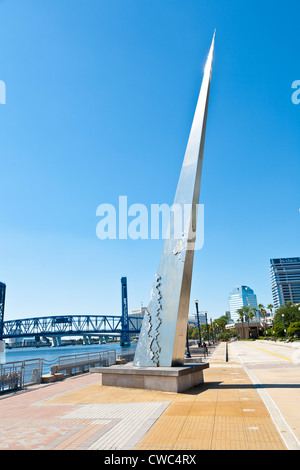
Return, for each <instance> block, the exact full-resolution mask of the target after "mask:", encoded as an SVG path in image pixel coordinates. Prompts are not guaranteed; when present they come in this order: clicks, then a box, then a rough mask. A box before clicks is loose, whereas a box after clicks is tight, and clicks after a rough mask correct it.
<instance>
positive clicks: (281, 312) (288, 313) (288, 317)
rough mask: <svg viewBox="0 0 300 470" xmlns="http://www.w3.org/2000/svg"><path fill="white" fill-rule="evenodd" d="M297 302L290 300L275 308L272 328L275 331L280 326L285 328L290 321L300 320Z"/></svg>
mask: <svg viewBox="0 0 300 470" xmlns="http://www.w3.org/2000/svg"><path fill="white" fill-rule="evenodd" d="M299 307H300V306H299V304H292V302H287V303H286V305H285V306H283V307H279V308H278V309H277V310H276V314H275V317H274V329H275V331H278V330H280V328H282V329H283V328H286V329H288V327H289V326H290V324H291V323H294V322H299V321H300V311H299Z"/></svg>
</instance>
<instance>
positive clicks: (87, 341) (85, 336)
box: [83, 335, 92, 344]
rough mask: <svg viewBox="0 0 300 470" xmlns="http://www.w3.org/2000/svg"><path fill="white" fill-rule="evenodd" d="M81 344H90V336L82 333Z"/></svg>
mask: <svg viewBox="0 0 300 470" xmlns="http://www.w3.org/2000/svg"><path fill="white" fill-rule="evenodd" d="M83 344H92V341H91V337H90V336H87V335H84V336H83Z"/></svg>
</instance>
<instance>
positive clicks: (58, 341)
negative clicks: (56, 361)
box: [52, 336, 61, 348]
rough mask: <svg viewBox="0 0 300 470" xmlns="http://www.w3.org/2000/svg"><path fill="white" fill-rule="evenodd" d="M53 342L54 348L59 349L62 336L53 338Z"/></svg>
mask: <svg viewBox="0 0 300 470" xmlns="http://www.w3.org/2000/svg"><path fill="white" fill-rule="evenodd" d="M52 340H53V346H54V347H55V348H58V347H59V346H61V336H53V338H52Z"/></svg>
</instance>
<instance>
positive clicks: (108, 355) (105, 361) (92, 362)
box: [50, 349, 116, 376]
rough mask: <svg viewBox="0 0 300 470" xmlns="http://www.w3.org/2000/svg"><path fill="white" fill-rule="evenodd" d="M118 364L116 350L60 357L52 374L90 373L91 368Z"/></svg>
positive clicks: (52, 368) (53, 366)
mask: <svg viewBox="0 0 300 470" xmlns="http://www.w3.org/2000/svg"><path fill="white" fill-rule="evenodd" d="M114 364H116V350H115V349H109V350H107V351H101V352H97V353H83V354H72V355H69V356H60V357H58V359H57V362H56V364H55V365H52V366H51V368H50V371H51V374H57V373H64V374H65V375H66V376H68V375H75V374H78V373H83V372H88V371H89V369H90V367H97V366H98V367H109V366H111V365H114Z"/></svg>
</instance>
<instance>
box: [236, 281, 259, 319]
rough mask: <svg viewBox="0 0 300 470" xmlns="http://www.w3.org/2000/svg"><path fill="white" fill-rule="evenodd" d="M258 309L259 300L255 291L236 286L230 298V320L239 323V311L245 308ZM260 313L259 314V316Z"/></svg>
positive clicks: (246, 287)
mask: <svg viewBox="0 0 300 470" xmlns="http://www.w3.org/2000/svg"><path fill="white" fill-rule="evenodd" d="M247 305H248V306H249V307H251V308H252V307H254V308H257V298H256V295H255V294H254V291H253V290H252V289H250V287H248V286H236V287H235V288H234V289H233V291H232V292H231V294H230V296H229V306H230V318H231V319H232V320H233V321H234V322H237V321H239V314H238V313H237V310H238V309H239V308H242V307H244V306H247ZM258 315H259V312H257V316H258Z"/></svg>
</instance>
